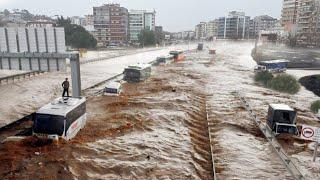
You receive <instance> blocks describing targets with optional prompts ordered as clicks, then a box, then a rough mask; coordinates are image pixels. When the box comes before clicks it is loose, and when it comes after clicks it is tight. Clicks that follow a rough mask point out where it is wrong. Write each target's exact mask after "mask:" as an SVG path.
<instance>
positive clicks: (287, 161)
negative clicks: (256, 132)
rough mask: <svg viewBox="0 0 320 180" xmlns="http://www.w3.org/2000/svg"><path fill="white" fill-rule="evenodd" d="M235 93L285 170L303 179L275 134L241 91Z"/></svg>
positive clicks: (300, 179) (298, 178) (295, 177)
mask: <svg viewBox="0 0 320 180" xmlns="http://www.w3.org/2000/svg"><path fill="white" fill-rule="evenodd" d="M235 95H236V96H238V97H239V99H240V100H241V102H242V103H243V104H244V107H245V109H246V110H247V111H248V112H249V113H250V116H251V118H252V120H253V121H254V122H255V123H256V125H257V126H258V127H259V129H260V131H261V132H262V133H263V135H264V136H265V137H266V139H267V140H268V142H269V143H270V144H271V145H272V147H273V149H274V151H275V152H276V153H277V155H278V157H279V158H280V159H281V161H282V162H283V164H284V165H285V166H286V168H287V170H288V171H289V172H290V174H291V175H292V177H293V178H294V179H297V180H302V179H304V177H303V175H302V174H301V172H300V170H299V169H298V168H297V166H296V165H295V164H294V163H293V162H292V160H291V159H290V157H289V156H288V155H287V154H286V152H285V151H284V149H283V148H282V147H281V145H280V143H279V142H278V141H277V139H276V137H275V134H274V133H273V132H272V131H271V130H270V128H269V127H268V126H267V125H266V124H265V123H262V121H261V120H260V119H259V118H258V116H257V115H256V114H255V112H254V111H253V110H252V108H251V106H250V104H249V102H248V101H247V100H246V98H245V97H244V96H242V95H241V93H240V92H239V91H238V92H235Z"/></svg>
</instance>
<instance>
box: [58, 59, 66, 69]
mask: <svg viewBox="0 0 320 180" xmlns="http://www.w3.org/2000/svg"><path fill="white" fill-rule="evenodd" d="M58 63H59V71H66V70H67V64H66V60H65V59H59V61H58Z"/></svg>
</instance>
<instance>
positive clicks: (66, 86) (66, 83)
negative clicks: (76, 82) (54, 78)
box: [62, 78, 70, 97]
mask: <svg viewBox="0 0 320 180" xmlns="http://www.w3.org/2000/svg"><path fill="white" fill-rule="evenodd" d="M69 86H70V84H69V81H68V78H66V80H65V81H63V83H62V87H63V93H62V97H66V96H65V94H66V93H67V97H69Z"/></svg>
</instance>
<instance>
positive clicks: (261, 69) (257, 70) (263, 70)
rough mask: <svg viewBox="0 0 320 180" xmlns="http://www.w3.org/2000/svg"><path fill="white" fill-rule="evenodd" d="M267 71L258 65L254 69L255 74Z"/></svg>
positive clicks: (264, 67)
mask: <svg viewBox="0 0 320 180" xmlns="http://www.w3.org/2000/svg"><path fill="white" fill-rule="evenodd" d="M265 71H267V67H266V66H261V65H257V66H255V67H254V72H265Z"/></svg>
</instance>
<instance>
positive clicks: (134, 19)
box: [129, 10, 156, 43]
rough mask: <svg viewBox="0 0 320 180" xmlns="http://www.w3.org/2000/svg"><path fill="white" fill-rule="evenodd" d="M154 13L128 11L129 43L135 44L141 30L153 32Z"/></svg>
mask: <svg viewBox="0 0 320 180" xmlns="http://www.w3.org/2000/svg"><path fill="white" fill-rule="evenodd" d="M155 19H156V12H155V11H146V10H130V12H129V29H130V41H131V42H133V43H134V42H137V41H138V39H139V34H140V33H141V31H142V30H144V29H147V30H152V31H155V24H156V23H155V21H156V20H155Z"/></svg>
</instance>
